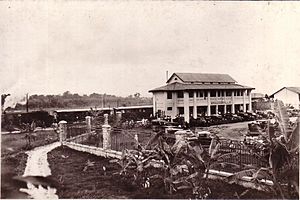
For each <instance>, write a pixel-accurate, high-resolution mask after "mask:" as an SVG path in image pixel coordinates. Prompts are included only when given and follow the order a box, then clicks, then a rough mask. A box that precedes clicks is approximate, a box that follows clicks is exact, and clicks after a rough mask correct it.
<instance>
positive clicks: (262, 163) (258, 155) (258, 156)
mask: <svg viewBox="0 0 300 200" xmlns="http://www.w3.org/2000/svg"><path fill="white" fill-rule="evenodd" d="M102 119H103V118H102ZM98 123H99V122H98ZM102 128H103V127H102V126H101V128H100V124H97V123H92V131H91V132H90V133H89V134H86V133H87V130H88V129H87V122H84V123H76V124H67V137H66V141H69V142H75V143H80V144H85V145H89V146H94V147H98V148H105V147H104V146H103V142H104V141H103V132H102ZM153 134H154V133H152V132H151V131H136V130H124V129H120V128H112V129H111V130H108V135H109V142H110V145H109V149H111V150H115V151H119V152H121V151H123V150H124V149H135V148H136V147H137V144H138V143H141V144H142V145H144V146H145V145H146V144H147V143H148V141H149V140H150V138H151V137H152V135H153ZM174 140H175V138H174ZM137 141H138V142H137ZM204 148H206V149H207V148H208V146H204ZM219 152H220V153H222V154H225V153H237V156H232V157H228V158H226V159H224V161H225V162H227V163H234V164H236V165H239V166H240V167H241V168H242V167H243V166H245V165H254V166H258V167H267V166H268V160H267V159H266V158H267V157H268V153H269V152H265V151H264V150H261V149H255V148H250V147H248V146H246V145H244V144H242V143H241V142H239V141H232V140H229V141H228V140H221V146H220V150H219Z"/></svg>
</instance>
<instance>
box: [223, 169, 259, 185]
mask: <svg viewBox="0 0 300 200" xmlns="http://www.w3.org/2000/svg"><path fill="white" fill-rule="evenodd" d="M255 172H256V169H247V170H243V171H240V172H236V173H234V174H233V175H231V176H228V177H227V181H228V182H229V183H237V182H238V181H239V180H240V179H241V178H242V177H243V176H249V177H252V175H253V174H254V173H255Z"/></svg>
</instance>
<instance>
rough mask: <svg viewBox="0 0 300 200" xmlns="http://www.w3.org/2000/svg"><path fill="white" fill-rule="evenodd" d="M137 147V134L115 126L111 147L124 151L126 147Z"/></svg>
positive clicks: (112, 132)
mask: <svg viewBox="0 0 300 200" xmlns="http://www.w3.org/2000/svg"><path fill="white" fill-rule="evenodd" d="M136 147H137V141H136V139H135V136H134V135H133V134H132V133H130V132H127V131H123V130H122V129H118V128H113V129H112V131H111V149H113V150H116V151H123V150H124V149H134V148H136Z"/></svg>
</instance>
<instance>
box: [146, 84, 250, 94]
mask: <svg viewBox="0 0 300 200" xmlns="http://www.w3.org/2000/svg"><path fill="white" fill-rule="evenodd" d="M217 89H254V88H252V87H248V86H243V85H239V84H196V83H193V84H188V83H171V84H167V85H165V86H162V87H158V88H155V89H153V90H150V91H149V92H162V91H180V90H217Z"/></svg>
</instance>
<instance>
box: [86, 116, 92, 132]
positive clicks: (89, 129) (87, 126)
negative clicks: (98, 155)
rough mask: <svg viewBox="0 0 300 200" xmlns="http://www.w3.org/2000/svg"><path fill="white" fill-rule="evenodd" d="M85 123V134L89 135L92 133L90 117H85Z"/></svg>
mask: <svg viewBox="0 0 300 200" xmlns="http://www.w3.org/2000/svg"><path fill="white" fill-rule="evenodd" d="M85 122H86V132H87V133H91V132H92V117H90V116H86V117H85Z"/></svg>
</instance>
